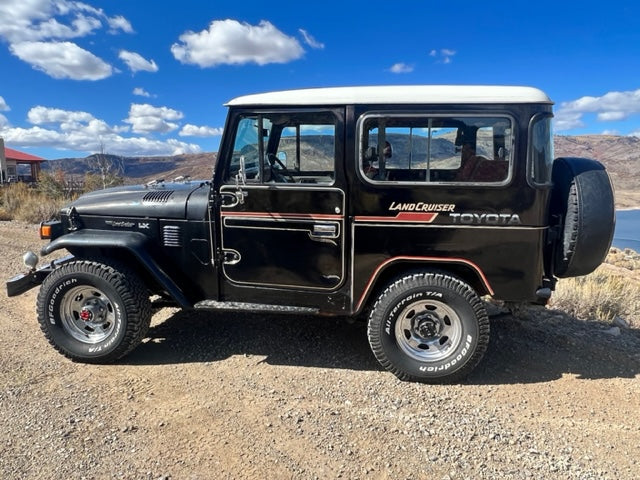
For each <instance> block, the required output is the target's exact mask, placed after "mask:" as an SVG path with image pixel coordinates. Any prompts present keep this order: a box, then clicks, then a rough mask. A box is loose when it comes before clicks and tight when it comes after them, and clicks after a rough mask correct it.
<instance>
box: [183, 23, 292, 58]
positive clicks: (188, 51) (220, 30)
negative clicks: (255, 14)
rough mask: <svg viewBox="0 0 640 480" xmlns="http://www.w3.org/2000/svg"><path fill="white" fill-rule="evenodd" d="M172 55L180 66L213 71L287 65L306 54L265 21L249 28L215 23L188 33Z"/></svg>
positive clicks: (244, 24) (246, 24)
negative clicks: (218, 67)
mask: <svg viewBox="0 0 640 480" xmlns="http://www.w3.org/2000/svg"><path fill="white" fill-rule="evenodd" d="M179 40H180V41H179V42H177V43H174V44H173V45H172V46H171V52H172V53H173V56H174V57H175V58H176V60H178V61H180V62H181V63H185V64H191V65H198V66H200V67H214V66H216V65H222V64H229V65H242V64H246V63H256V64H258V65H266V64H268V63H287V62H290V61H292V60H296V59H298V58H300V57H302V55H303V54H304V49H303V48H302V46H301V45H300V43H299V42H298V40H296V39H295V38H293V37H289V36H287V35H285V34H284V33H282V32H281V31H280V30H278V29H277V28H276V27H274V26H273V25H272V24H271V23H270V22H268V21H266V20H263V21H261V22H260V24H259V25H249V24H248V23H240V22H238V21H236V20H230V19H228V20H214V21H213V22H211V24H210V25H209V28H208V29H207V30H202V31H200V32H198V33H195V32H191V31H189V32H185V33H183V34H182V35H180V37H179Z"/></svg>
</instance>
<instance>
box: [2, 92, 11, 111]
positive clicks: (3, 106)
mask: <svg viewBox="0 0 640 480" xmlns="http://www.w3.org/2000/svg"><path fill="white" fill-rule="evenodd" d="M9 110H11V109H10V108H9V105H7V102H5V101H4V98H3V97H2V96H0V112H8V111H9Z"/></svg>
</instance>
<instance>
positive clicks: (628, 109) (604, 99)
mask: <svg viewBox="0 0 640 480" xmlns="http://www.w3.org/2000/svg"><path fill="white" fill-rule="evenodd" d="M588 113H595V114H596V116H597V119H598V121H601V122H609V121H616V120H625V119H627V118H629V117H630V116H631V115H634V114H637V113H640V89H638V90H630V91H625V92H608V93H606V94H604V95H602V96H601V97H591V96H585V97H580V98H578V99H577V100H572V101H570V102H562V103H561V104H560V107H559V108H558V110H557V111H556V114H555V129H556V130H571V129H573V128H578V127H583V126H584V125H585V123H584V121H583V120H582V118H583V116H584V115H585V114H588Z"/></svg>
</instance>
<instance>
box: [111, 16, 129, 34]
mask: <svg viewBox="0 0 640 480" xmlns="http://www.w3.org/2000/svg"><path fill="white" fill-rule="evenodd" d="M107 23H108V24H109V27H110V28H111V33H117V32H118V30H122V31H123V32H124V33H133V27H132V26H131V23H130V22H129V20H127V19H126V18H124V17H123V16H122V15H118V16H115V17H109V18H107Z"/></svg>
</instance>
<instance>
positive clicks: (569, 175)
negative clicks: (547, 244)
mask: <svg viewBox="0 0 640 480" xmlns="http://www.w3.org/2000/svg"><path fill="white" fill-rule="evenodd" d="M552 179H553V192H552V194H551V215H552V218H551V224H552V225H553V224H554V222H555V224H556V225H557V226H558V227H559V233H560V234H559V238H556V239H555V244H554V247H553V260H552V261H553V270H554V272H553V273H554V275H555V276H556V277H577V276H580V275H586V274H588V273H591V272H593V271H594V270H595V269H596V268H597V267H598V265H600V264H601V263H602V262H603V260H604V258H605V257H606V256H607V253H608V252H609V248H610V247H611V241H612V239H613V230H614V227H615V205H614V198H613V188H612V186H611V180H610V178H609V175H608V174H607V171H606V170H605V168H604V166H603V165H602V164H601V163H600V162H598V161H596V160H591V159H587V158H557V159H556V160H555V161H554V164H553V172H552Z"/></svg>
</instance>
